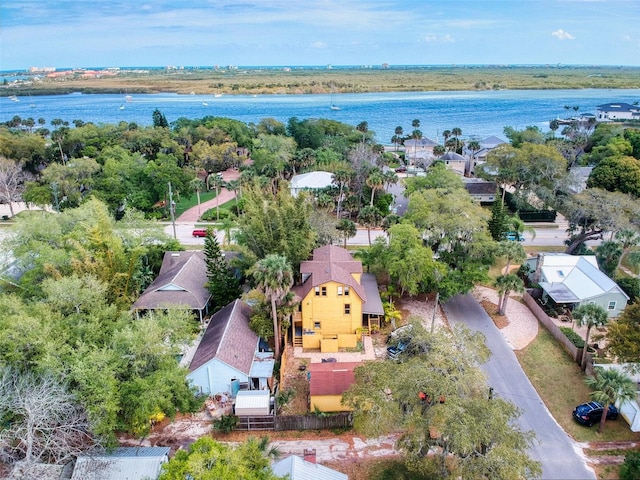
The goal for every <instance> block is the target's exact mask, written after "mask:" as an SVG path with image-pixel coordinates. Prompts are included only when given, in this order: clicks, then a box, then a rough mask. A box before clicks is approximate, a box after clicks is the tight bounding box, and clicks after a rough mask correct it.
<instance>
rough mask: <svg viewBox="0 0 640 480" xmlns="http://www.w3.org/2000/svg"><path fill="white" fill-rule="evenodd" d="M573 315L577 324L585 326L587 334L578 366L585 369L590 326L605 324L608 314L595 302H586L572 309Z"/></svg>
mask: <svg viewBox="0 0 640 480" xmlns="http://www.w3.org/2000/svg"><path fill="white" fill-rule="evenodd" d="M573 317H574V318H575V319H576V320H577V322H576V323H577V324H578V325H579V326H583V325H586V326H587V335H586V338H585V339H584V348H583V350H582V359H581V360H580V366H581V367H582V369H583V370H584V369H585V365H586V362H587V350H588V348H589V335H590V333H591V328H592V327H599V326H602V325H606V324H607V322H608V321H609V315H607V311H606V310H605V309H604V308H602V307H601V306H600V305H596V304H595V303H587V304H586V305H580V306H579V307H578V308H576V309H575V310H574V311H573Z"/></svg>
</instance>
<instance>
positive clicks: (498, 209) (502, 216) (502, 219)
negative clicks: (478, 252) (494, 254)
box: [489, 191, 507, 242]
mask: <svg viewBox="0 0 640 480" xmlns="http://www.w3.org/2000/svg"><path fill="white" fill-rule="evenodd" d="M494 198H495V200H494V201H493V206H492V207H491V218H490V219H489V232H490V233H491V237H492V238H493V239H494V240H495V241H496V242H499V241H500V240H503V239H504V234H505V233H507V213H506V212H505V210H504V205H503V204H502V202H501V201H500V193H499V192H498V191H496V195H495V197H494Z"/></svg>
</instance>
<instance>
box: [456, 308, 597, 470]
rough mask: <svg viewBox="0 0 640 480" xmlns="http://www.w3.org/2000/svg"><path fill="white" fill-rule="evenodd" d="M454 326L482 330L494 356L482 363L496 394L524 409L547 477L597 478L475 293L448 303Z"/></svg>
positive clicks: (521, 420)
mask: <svg viewBox="0 0 640 480" xmlns="http://www.w3.org/2000/svg"><path fill="white" fill-rule="evenodd" d="M444 310H445V313H446V315H447V319H448V320H449V323H450V324H451V325H455V324H464V325H467V326H468V327H469V328H471V329H473V330H477V331H479V332H482V333H483V334H484V335H485V337H486V339H487V346H488V347H489V348H490V349H491V352H492V353H493V355H492V356H491V359H490V360H489V361H488V362H487V363H486V364H484V365H483V366H482V368H483V370H484V371H485V372H486V374H487V377H488V380H489V384H490V385H491V386H492V387H493V388H494V394H495V395H496V396H499V397H501V398H503V399H505V400H510V401H512V402H513V403H515V404H516V405H518V407H520V408H521V409H522V411H523V414H522V416H521V417H520V418H519V419H518V423H519V425H520V428H522V429H523V430H525V431H529V430H533V431H534V432H535V434H536V437H537V441H536V443H535V444H534V445H533V446H532V447H531V449H530V455H531V457H532V458H533V459H535V460H538V461H540V462H542V478H543V479H550V480H551V479H553V480H555V479H563V480H569V479H576V480H585V479H595V478H596V477H595V474H594V472H593V471H592V470H591V469H590V468H589V467H588V466H587V465H586V460H585V457H584V456H583V455H582V451H581V449H580V448H579V447H577V446H576V445H575V443H574V442H573V441H572V440H571V438H569V436H568V435H567V434H566V433H565V432H564V430H562V428H561V427H560V425H558V423H557V422H556V421H555V420H554V418H553V417H552V416H551V414H550V413H549V411H548V410H547V408H546V407H545V405H544V403H543V402H542V399H541V398H540V397H539V395H538V393H537V392H536V390H535V389H534V388H533V385H531V382H529V379H528V378H527V376H526V375H525V373H524V371H523V370H522V368H521V367H520V364H519V363H518V360H517V359H516V356H515V355H514V353H513V350H512V349H511V348H510V347H509V345H508V344H507V342H506V340H505V339H504V337H503V336H502V335H501V334H500V332H499V330H498V329H497V327H496V326H495V325H494V323H493V321H492V320H491V318H490V317H489V316H488V315H487V313H486V312H485V311H484V309H483V308H482V307H481V306H480V305H479V304H478V302H477V301H476V300H475V299H474V298H473V297H472V296H471V295H459V296H457V297H454V298H452V299H450V300H449V301H448V302H446V303H445V304H444Z"/></svg>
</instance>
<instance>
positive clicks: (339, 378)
mask: <svg viewBox="0 0 640 480" xmlns="http://www.w3.org/2000/svg"><path fill="white" fill-rule="evenodd" d="M360 365H362V363H361V362H345V363H312V364H311V365H310V366H309V372H310V373H311V381H310V383H309V393H310V394H311V395H342V394H343V393H344V392H346V391H347V389H348V388H349V387H350V386H351V385H353V383H354V382H355V376H354V373H353V371H354V370H355V368H356V367H358V366H360Z"/></svg>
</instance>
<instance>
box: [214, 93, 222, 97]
mask: <svg viewBox="0 0 640 480" xmlns="http://www.w3.org/2000/svg"><path fill="white" fill-rule="evenodd" d="M222 95H224V94H222V93H216V94H215V95H214V97H215V98H220V97H221V96H222Z"/></svg>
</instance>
